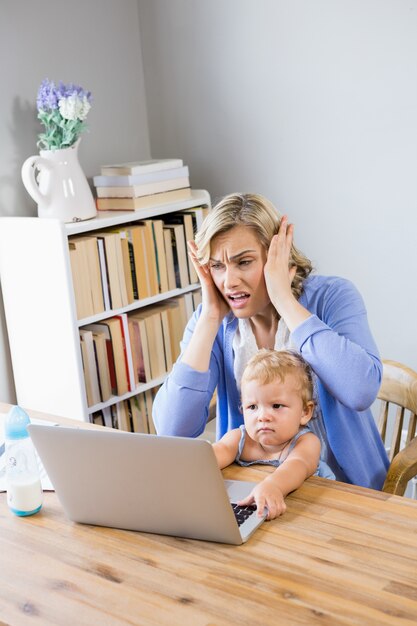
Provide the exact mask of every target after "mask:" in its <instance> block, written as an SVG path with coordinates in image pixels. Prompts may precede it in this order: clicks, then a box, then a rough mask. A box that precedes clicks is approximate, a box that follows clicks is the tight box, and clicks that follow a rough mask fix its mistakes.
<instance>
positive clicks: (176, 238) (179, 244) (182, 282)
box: [164, 223, 190, 288]
mask: <svg viewBox="0 0 417 626" xmlns="http://www.w3.org/2000/svg"><path fill="white" fill-rule="evenodd" d="M164 229H167V230H169V231H170V234H171V248H172V255H173V260H174V272H175V284H176V286H177V288H182V287H188V285H189V284H190V279H189V274H188V264H187V250H186V247H185V236H184V228H183V226H182V224H166V223H165V226H164Z"/></svg>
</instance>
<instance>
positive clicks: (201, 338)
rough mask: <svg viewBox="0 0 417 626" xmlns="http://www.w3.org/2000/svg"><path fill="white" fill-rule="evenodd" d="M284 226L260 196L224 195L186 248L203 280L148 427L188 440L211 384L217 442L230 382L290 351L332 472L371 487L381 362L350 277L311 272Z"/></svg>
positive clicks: (235, 398)
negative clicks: (311, 387) (253, 361)
mask: <svg viewBox="0 0 417 626" xmlns="http://www.w3.org/2000/svg"><path fill="white" fill-rule="evenodd" d="M293 232H294V227H293V225H291V224H289V223H288V220H287V217H286V216H283V217H281V216H280V215H279V214H278V212H277V210H276V209H275V207H274V206H273V205H272V203H271V202H270V201H269V200H267V199H266V198H264V197H263V196H260V195H255V194H230V195H228V196H226V197H225V198H224V199H223V200H222V201H220V202H219V203H218V204H217V205H216V206H215V207H214V208H213V209H212V210H211V211H210V212H209V214H208V216H207V217H206V219H205V221H204V223H203V225H202V227H201V229H200V231H199V232H198V233H197V235H196V238H195V242H189V244H188V246H189V255H190V258H191V260H192V262H193V264H194V267H195V268H196V271H197V273H198V276H199V279H200V282H201V287H202V304H201V305H200V306H199V308H198V310H197V311H196V312H195V314H194V315H193V317H192V318H191V319H190V321H189V323H188V325H187V327H186V329H185V332H184V337H183V342H182V346H181V349H182V351H181V355H180V357H179V359H178V361H177V362H176V363H175V365H174V367H173V370H172V372H171V374H170V375H169V376H168V378H167V379H166V381H165V383H164V385H163V386H162V387H161V389H160V390H159V392H158V394H157V396H156V398H155V403H154V415H153V417H154V421H155V424H156V428H157V432H158V433H159V434H167V435H183V436H189V437H197V436H198V435H200V434H201V433H202V432H203V430H204V428H205V425H206V421H207V417H208V410H209V404H210V400H211V398H212V396H213V393H214V390H215V389H216V388H217V439H220V438H221V437H222V436H223V435H224V434H225V433H226V432H227V431H229V430H231V429H234V428H238V427H239V426H240V425H241V424H242V423H243V419H242V414H241V412H240V411H239V402H240V380H241V376H242V373H243V370H244V368H245V366H246V364H247V362H248V361H249V359H250V358H251V357H252V356H253V355H254V354H255V353H256V352H257V351H258V350H259V349H261V348H269V349H271V348H273V349H276V350H282V349H287V348H291V349H294V350H296V351H297V352H299V353H300V354H301V355H302V357H303V358H304V359H305V360H306V361H307V363H308V364H309V365H310V366H311V368H312V370H313V372H314V374H315V376H316V384H317V389H318V405H317V410H318V417H317V419H316V420H315V425H314V427H312V428H314V432H315V433H316V434H317V436H318V437H319V439H320V441H321V458H322V460H323V461H325V462H326V463H327V465H328V466H329V467H330V468H331V470H332V471H333V472H334V474H335V476H336V479H338V480H342V481H345V482H350V483H353V484H357V485H363V486H366V487H372V488H375V489H381V487H382V485H383V482H384V479H385V475H386V471H387V467H388V458H387V455H386V452H385V449H384V446H383V444H382V441H381V438H380V436H379V433H378V431H377V428H376V426H375V422H374V419H373V417H372V414H371V411H370V409H369V407H370V406H371V404H372V402H373V401H374V399H375V397H376V394H377V392H378V389H379V386H380V384H381V376H382V364H381V361H380V358H379V354H378V349H377V347H376V345H375V342H374V340H373V338H372V335H371V332H370V329H369V326H368V321H367V314H366V309H365V306H364V303H363V300H362V298H361V296H360V294H359V293H358V291H357V290H356V288H355V287H354V286H353V285H352V283H350V282H349V281H347V280H345V279H343V278H339V277H334V276H320V275H316V274H313V273H312V266H311V263H310V261H309V260H308V259H307V258H306V257H305V256H304V255H303V254H301V253H300V252H299V251H298V250H297V249H296V248H295V246H294V244H293Z"/></svg>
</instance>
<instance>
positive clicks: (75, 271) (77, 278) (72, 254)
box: [68, 240, 93, 320]
mask: <svg viewBox="0 0 417 626" xmlns="http://www.w3.org/2000/svg"><path fill="white" fill-rule="evenodd" d="M68 246H69V258H70V264H71V274H72V285H73V289H74V297H75V307H76V311H77V319H79V320H80V319H83V318H84V317H88V316H89V315H93V302H92V299H91V294H90V290H89V287H88V281H87V276H86V273H85V265H84V257H83V255H82V253H81V249H80V248H81V245H79V244H78V243H77V242H76V241H72V240H70V241H69V244H68Z"/></svg>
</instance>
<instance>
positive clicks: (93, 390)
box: [79, 328, 101, 406]
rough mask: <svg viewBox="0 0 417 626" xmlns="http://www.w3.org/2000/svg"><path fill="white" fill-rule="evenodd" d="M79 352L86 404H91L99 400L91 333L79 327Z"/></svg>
mask: <svg viewBox="0 0 417 626" xmlns="http://www.w3.org/2000/svg"><path fill="white" fill-rule="evenodd" d="M79 333H80V340H81V353H82V358H83V367H84V377H85V386H86V392H87V404H88V406H92V405H94V404H98V403H99V402H101V396H100V387H99V381H98V372H97V364H96V356H95V352H94V340H93V333H92V332H91V331H89V330H85V329H82V328H80V330H79Z"/></svg>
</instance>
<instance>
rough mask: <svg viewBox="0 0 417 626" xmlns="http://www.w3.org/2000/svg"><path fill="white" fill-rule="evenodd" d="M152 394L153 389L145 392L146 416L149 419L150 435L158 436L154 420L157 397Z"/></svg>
mask: <svg viewBox="0 0 417 626" xmlns="http://www.w3.org/2000/svg"><path fill="white" fill-rule="evenodd" d="M152 392H153V389H147V390H146V391H145V392H144V396H145V403H146V416H147V418H148V429H149V433H150V434H151V435H156V429H155V425H154V423H153V418H152V408H153V399H154V397H155V396H154V394H153V393H152Z"/></svg>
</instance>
